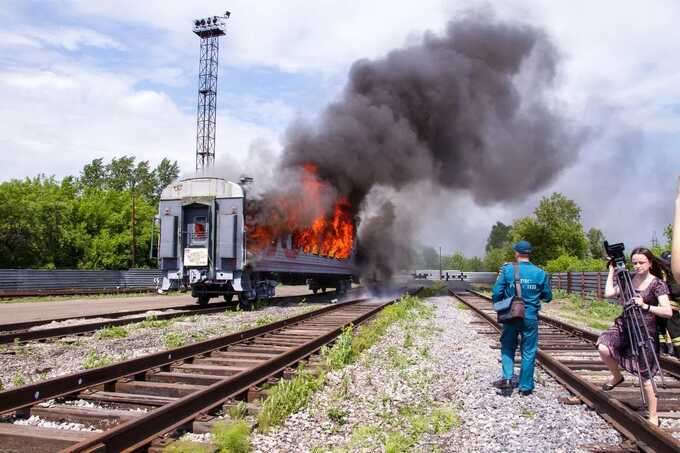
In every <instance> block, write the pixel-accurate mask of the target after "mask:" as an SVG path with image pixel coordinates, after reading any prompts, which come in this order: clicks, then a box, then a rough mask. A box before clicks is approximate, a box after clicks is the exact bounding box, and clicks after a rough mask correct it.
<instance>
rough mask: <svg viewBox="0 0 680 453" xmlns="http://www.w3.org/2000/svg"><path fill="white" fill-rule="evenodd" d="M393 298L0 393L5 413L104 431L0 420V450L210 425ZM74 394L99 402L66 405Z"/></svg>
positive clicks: (59, 446)
mask: <svg viewBox="0 0 680 453" xmlns="http://www.w3.org/2000/svg"><path fill="white" fill-rule="evenodd" d="M392 302H393V300H387V299H382V300H375V299H357V300H353V301H348V302H342V303H339V304H335V305H329V306H327V307H323V308H321V309H319V310H316V311H314V312H309V313H305V314H302V315H299V316H295V317H293V318H289V319H286V320H282V321H278V322H275V323H272V324H269V325H267V326H262V327H258V328H255V329H251V330H247V331H243V332H239V333H236V334H232V335H227V336H223V337H219V338H213V339H210V340H207V341H203V342H200V343H195V344H192V345H189V346H184V347H181V348H177V349H172V350H167V351H162V352H159V353H156V354H152V355H149V356H144V357H139V358H136V359H133V360H129V361H126V362H120V363H117V364H113V365H110V366H106V367H102V368H97V369H93V370H89V371H85V372H80V373H74V374H71V375H68V376H64V377H58V378H54V379H51V380H48V381H44V382H41V383H38V384H34V385H28V386H25V387H21V388H18V389H14V390H10V391H7V392H4V393H0V415H3V416H4V417H10V419H11V417H18V418H26V417H28V416H37V417H40V418H41V419H45V420H53V421H54V420H56V421H69V422H76V423H85V424H87V425H94V426H98V427H100V428H102V429H104V431H103V432H97V433H93V432H84V431H72V430H71V431H70V430H64V429H54V428H43V427H37V426H32V425H21V424H13V423H0V446H1V448H2V449H4V450H3V451H6V450H7V451H31V452H54V451H70V452H75V451H78V452H82V451H105V452H121V451H135V450H137V449H146V448H148V447H150V446H151V445H152V443H153V442H155V444H154V446H155V447H157V448H162V446H163V445H164V440H162V439H160V440H159V437H160V436H162V435H163V434H166V433H169V432H172V431H174V430H175V429H177V428H184V429H187V428H188V429H190V430H191V429H192V428H195V427H196V426H199V427H201V426H202V427H205V426H206V424H208V425H209V424H210V422H211V420H214V416H215V415H216V414H217V413H218V412H219V411H220V410H223V409H226V406H225V403H226V404H228V403H229V402H230V401H233V400H234V399H237V400H243V399H248V400H251V399H253V398H255V397H257V394H258V389H257V387H256V386H258V385H261V384H263V383H266V382H273V381H274V380H275V379H277V378H280V377H282V376H285V375H287V374H291V373H293V372H294V371H293V369H292V368H291V367H293V366H294V365H295V364H296V363H298V362H300V361H303V360H306V359H309V358H310V356H311V355H312V354H314V353H315V352H317V351H318V350H319V349H320V348H321V347H322V346H323V345H326V344H328V343H329V342H332V341H333V340H334V339H335V338H336V337H337V336H338V335H339V334H340V333H341V332H342V329H343V328H344V327H346V326H348V325H349V324H353V325H357V324H359V323H361V322H363V321H365V320H367V319H369V318H370V317H372V316H374V315H375V314H376V313H377V312H378V311H380V310H381V309H382V308H383V307H385V306H386V305H389V304H390V303H392ZM73 400H86V401H89V402H92V403H95V404H96V406H95V407H79V406H74V405H73V404H70V405H69V404H68V403H69V401H73ZM46 402H49V403H48V404H46ZM130 409H136V410H130ZM139 409H143V411H139ZM225 412H226V410H225Z"/></svg>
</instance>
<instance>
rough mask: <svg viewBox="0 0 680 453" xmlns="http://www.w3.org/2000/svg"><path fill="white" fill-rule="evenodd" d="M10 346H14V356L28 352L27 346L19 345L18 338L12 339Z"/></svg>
mask: <svg viewBox="0 0 680 453" xmlns="http://www.w3.org/2000/svg"><path fill="white" fill-rule="evenodd" d="M12 345H13V346H14V354H16V355H24V354H26V353H27V352H28V346H26V345H25V344H23V343H21V341H19V339H18V338H15V339H14V342H13V343H12Z"/></svg>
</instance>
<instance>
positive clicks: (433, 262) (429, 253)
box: [422, 246, 439, 269]
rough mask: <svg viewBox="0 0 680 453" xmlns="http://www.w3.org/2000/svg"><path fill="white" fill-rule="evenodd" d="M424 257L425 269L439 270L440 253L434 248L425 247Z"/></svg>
mask: <svg viewBox="0 0 680 453" xmlns="http://www.w3.org/2000/svg"><path fill="white" fill-rule="evenodd" d="M422 255H423V266H424V267H425V269H439V252H438V251H437V250H436V249H435V248H434V247H430V246H427V247H423V249H422Z"/></svg>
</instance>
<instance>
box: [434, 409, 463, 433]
mask: <svg viewBox="0 0 680 453" xmlns="http://www.w3.org/2000/svg"><path fill="white" fill-rule="evenodd" d="M431 417H432V429H433V430H434V432H435V434H444V433H445V432H447V431H450V430H451V429H452V428H460V427H461V425H462V421H461V419H460V416H459V415H458V412H457V411H455V410H454V409H451V408H450V407H438V408H436V409H434V410H433V411H432V415H431Z"/></svg>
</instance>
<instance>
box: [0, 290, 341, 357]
mask: <svg viewBox="0 0 680 453" xmlns="http://www.w3.org/2000/svg"><path fill="white" fill-rule="evenodd" d="M335 296H336V293H335V292H329V293H326V294H308V295H302V296H284V297H280V298H273V299H271V300H272V301H273V303H274V304H275V305H281V304H286V303H290V302H295V301H298V300H299V299H301V298H308V299H310V300H308V301H307V302H308V303H316V302H318V301H325V300H327V299H329V298H332V297H335ZM233 305H234V304H233V303H228V302H220V303H217V304H209V305H203V306H197V305H184V306H182V307H167V308H163V309H162V310H184V311H176V312H172V313H159V314H155V315H154V319H157V320H163V319H173V318H181V317H183V316H193V315H205V314H211V313H219V312H222V311H224V310H225V309H226V308H228V307H230V306H233ZM148 311H154V309H146V310H134V311H130V312H116V313H109V314H99V315H87V316H78V317H70V318H60V319H54V320H46V321H39V322H30V323H22V324H31V325H32V326H33V327H35V326H37V325H44V324H48V323H51V322H63V321H66V320H69V319H88V318H106V317H108V316H111V317H114V318H115V317H122V316H129V315H131V314H138V313H146V312H148ZM146 319H147V317H146V316H138V317H133V318H125V319H108V320H106V321H97V322H92V323H85V324H74V325H69V326H60V327H52V328H47V329H37V330H22V331H12V332H8V333H0V344H9V343H14V342H16V341H23V342H25V341H31V340H44V339H48V338H57V337H64V336H68V335H77V334H82V333H87V332H94V331H96V330H99V329H103V328H105V327H112V326H122V325H126V324H134V323H138V322H143V321H145V320H146ZM4 327H6V326H2V325H0V329H2V328H4Z"/></svg>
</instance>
